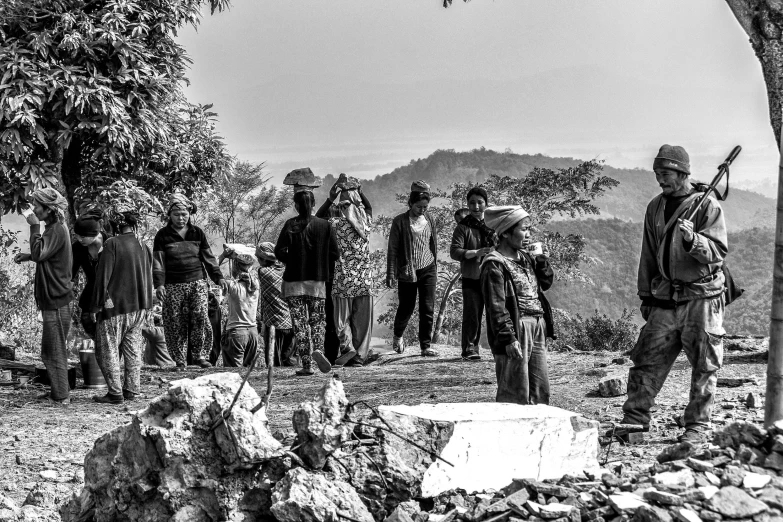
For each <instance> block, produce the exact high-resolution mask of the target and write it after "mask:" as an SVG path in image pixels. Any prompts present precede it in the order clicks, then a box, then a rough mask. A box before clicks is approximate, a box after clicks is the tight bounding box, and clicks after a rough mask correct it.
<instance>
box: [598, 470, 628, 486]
mask: <svg viewBox="0 0 783 522" xmlns="http://www.w3.org/2000/svg"><path fill="white" fill-rule="evenodd" d="M601 482H603V483H604V486H606V487H607V488H618V487H620V485H621V484H622V483H623V481H622V479H620V477H618V476H617V475H615V474H614V473H604V474H603V475H601Z"/></svg>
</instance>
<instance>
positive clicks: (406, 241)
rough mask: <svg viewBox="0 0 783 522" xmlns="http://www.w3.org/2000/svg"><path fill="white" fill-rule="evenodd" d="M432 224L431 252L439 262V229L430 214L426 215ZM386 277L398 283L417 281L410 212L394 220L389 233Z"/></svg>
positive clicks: (428, 221)
mask: <svg viewBox="0 0 783 522" xmlns="http://www.w3.org/2000/svg"><path fill="white" fill-rule="evenodd" d="M424 218H425V219H426V220H427V223H429V224H430V230H431V231H432V234H431V235H430V252H432V256H433V257H434V258H435V261H436V262H437V260H438V229H437V228H436V227H435V220H433V219H432V218H431V217H430V215H429V214H424ZM386 277H387V278H388V277H391V278H393V279H396V280H398V281H403V282H406V283H413V282H415V281H416V271H415V270H414V269H413V233H412V232H411V218H410V214H408V212H405V213H403V214H400V215H399V216H397V217H395V218H394V219H393V220H392V224H391V230H390V231H389V243H388V248H387V249H386Z"/></svg>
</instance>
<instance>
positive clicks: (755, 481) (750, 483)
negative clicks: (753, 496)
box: [742, 473, 772, 489]
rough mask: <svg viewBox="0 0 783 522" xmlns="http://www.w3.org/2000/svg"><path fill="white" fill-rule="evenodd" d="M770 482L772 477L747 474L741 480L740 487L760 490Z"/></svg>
mask: <svg viewBox="0 0 783 522" xmlns="http://www.w3.org/2000/svg"><path fill="white" fill-rule="evenodd" d="M771 481H772V477H770V476H769V475H761V474H759V473H748V474H746V475H745V478H743V479H742V487H744V488H747V489H761V488H763V487H765V486H766V485H767V484H769V483H770V482H771Z"/></svg>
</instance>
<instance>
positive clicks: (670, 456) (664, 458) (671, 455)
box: [655, 442, 696, 464]
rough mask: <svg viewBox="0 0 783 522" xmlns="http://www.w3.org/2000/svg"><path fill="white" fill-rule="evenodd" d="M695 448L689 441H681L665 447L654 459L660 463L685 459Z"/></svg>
mask: <svg viewBox="0 0 783 522" xmlns="http://www.w3.org/2000/svg"><path fill="white" fill-rule="evenodd" d="M695 449H696V447H695V446H694V445H693V444H691V443H690V442H681V443H679V444H673V445H671V446H667V447H665V448H664V449H663V451H661V453H660V454H658V456H657V457H656V458H655V459H656V460H657V461H658V462H660V463H661V464H663V463H664V462H671V461H673V460H682V459H687V458H688V457H690V456H691V455H692V454H693V452H694V451H695Z"/></svg>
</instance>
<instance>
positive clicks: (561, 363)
mask: <svg viewBox="0 0 783 522" xmlns="http://www.w3.org/2000/svg"><path fill="white" fill-rule="evenodd" d="M752 344H753V343H751V345H752ZM435 348H437V349H438V350H439V351H440V353H441V355H440V357H438V358H436V359H432V358H426V359H424V358H421V357H419V356H417V355H416V354H415V353H413V354H410V355H408V354H403V355H396V354H386V355H383V356H382V357H381V358H380V359H378V360H377V361H375V362H373V363H372V364H371V365H369V366H365V367H363V368H343V369H336V370H335V372H336V373H338V374H339V375H340V377H341V379H342V380H343V382H344V385H345V390H346V393H347V394H348V398H349V400H351V401H359V400H365V401H367V402H369V403H370V404H372V405H380V404H418V403H436V402H492V401H494V396H495V390H496V387H495V374H494V364H493V361H492V358H491V354H489V353H488V352H485V353H484V354H483V359H482V360H481V361H480V362H464V361H462V360H461V359H460V358H459V349H458V348H455V347H447V346H437V347H435ZM727 348H729V350H727V353H726V357H725V361H724V367H723V369H722V370H721V371H720V373H719V376H720V377H733V378H737V377H743V378H747V377H755V378H757V384H753V383H751V384H745V385H743V386H740V387H736V388H725V387H719V388H718V393H717V402H716V408H715V415H714V417H713V421H714V422H715V424H716V427H721V426H722V425H724V424H725V423H727V422H732V421H734V420H754V421H761V419H762V418H763V405H762V404H761V401H763V393H764V389H765V375H766V357H765V356H766V352H765V351H759V350H758V348H759V346H751V347H750V349H751V350H753V349H754V348H756V349H755V351H735V350H731V349H730V348H731V347H730V346H727ZM742 349H744V350H748V349H749V348H748V347H747V346H745V347H744V348H742ZM617 357H620V354H617V353H607V352H601V353H596V354H585V353H578V354H577V353H550V354H549V377H550V381H551V391H552V399H551V404H552V405H553V406H557V407H560V408H565V409H567V410H571V411H575V412H578V413H580V414H582V415H584V416H585V417H588V418H591V419H595V420H598V421H601V422H602V423H604V424H606V423H608V422H611V421H619V420H620V417H621V414H622V412H621V409H620V407H621V406H622V403H623V401H624V397H622V396H621V397H613V398H604V397H600V396H598V393H597V384H598V381H599V379H600V378H601V377H602V376H603V374H605V373H606V374H610V373H615V372H617V373H621V374H625V375H627V372H628V368H629V366H630V362H628V361H626V362H625V363H624V364H617V363H613V362H612V360H613V359H615V358H617ZM209 371H222V370H221V369H210V370H198V369H195V368H194V369H193V370H191V371H188V372H186V373H173V372H167V371H160V370H157V369H155V370H153V369H149V368H145V370H144V372H143V373H142V385H143V392H144V394H145V395H146V397H147V399H145V400H136V401H133V402H126V403H125V404H123V405H120V406H107V405H100V404H97V403H95V402H93V401H92V400H91V396H92V395H95V394H96V391H95V390H85V389H79V388H77V389H76V390H74V391H73V393H72V403H71V405H70V406H69V407H67V408H62V407H52V406H48V405H46V404H43V403H39V402H36V400H35V396H36V395H38V394H40V393H41V390H39V389H20V390H15V389H13V388H12V387H0V470H2V473H0V494H5V495H7V496H9V497H11V498H12V499H14V500H15V501H17V502H18V503H19V504H21V503H23V502H24V500H25V497H26V496H27V493H28V492H29V491H30V490H31V489H32V488H33V487H34V486H35V484H36V483H37V482H42V481H49V482H53V483H55V484H56V489H57V492H58V496H59V497H60V500H63V499H65V498H66V497H67V496H68V495H69V494H70V492H71V491H74V490H78V489H79V488H81V483H82V481H83V460H84V455H85V454H86V453H87V451H88V450H89V449H90V448H91V447H92V445H93V442H94V440H95V439H96V438H97V437H98V436H100V435H101V434H102V433H104V432H106V431H108V430H111V429H112V428H115V427H117V426H120V425H122V424H123V423H125V422H128V420H129V417H130V415H131V412H133V411H135V410H139V409H142V408H143V407H144V406H145V405H146V403H147V401H148V400H149V399H150V398H153V397H154V396H156V395H158V394H160V393H163V392H164V391H165V390H166V389H167V387H168V383H169V382H170V381H172V380H176V379H180V378H185V377H196V376H198V375H203V374H204V373H207V372H209ZM274 378H275V384H274V392H273V397H272V401H271V405H270V408H269V411H268V416H269V420H270V427H271V429H272V432H273V433H274V432H276V431H281V432H283V433H284V434H290V433H291V431H292V430H291V421H290V419H291V415H292V412H293V410H294V408H295V407H296V406H297V405H298V404H299V403H300V402H302V401H305V400H309V399H311V398H312V397H313V396H314V395H315V394H316V391H317V390H318V389H319V388H320V387H321V385H322V384H323V383H324V381H325V380H326V379H327V378H328V375H314V376H312V377H297V376H295V375H294V371H293V369H291V368H280V369H275V372H274ZM689 380H690V367H689V365H688V363H687V361H686V360H685V358H684V357H681V358H680V359H678V361H677V362H676V364H675V366H674V368H673V371H672V373H671V374H670V376H669V379H668V380H667V382H666V385H665V386H664V388H663V390H662V392H661V394H660V396H659V398H658V401H657V402H658V409H657V412H656V413H655V418H654V423H653V430H652V432H651V433H650V437H649V439H648V441H647V442H646V443H644V444H640V445H633V446H620V445H619V444H617V443H615V444H612V445H611V447H610V448H609V455H608V462H609V463H610V464H611V463H617V462H625V463H629V464H634V465H635V464H643V463H648V462H651V461H652V460H653V459H654V457H655V456H656V455H657V454H658V452H659V451H660V450H661V448H662V447H663V446H664V445H667V444H671V443H672V442H674V439H675V438H676V436H677V434H678V433H679V432H680V429H679V428H677V426H676V424H675V423H674V420H673V418H674V417H676V416H678V415H680V414H681V413H682V412H683V409H684V407H685V404H686V403H687V400H688V389H689ZM250 384H251V385H252V386H253V387H254V388H255V389H256V391H258V392H259V393H263V390H265V387H266V372H263V373H262V372H258V371H257V372H255V373H254V374H253V375H252V376H251V378H250ZM750 392H752V393H754V394H756V396H757V397H760V398H761V400H760V401H759V404H758V407H757V408H756V409H748V408H747V407H746V406H745V398H746V396H747V395H748V393H750ZM486 442H487V444H492V443H493V442H492V441H491V440H488V441H486ZM606 457H607V447H603V448H601V451H600V454H599V461H600V462H601V463H602V464H603V463H604V462H605V460H606Z"/></svg>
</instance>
